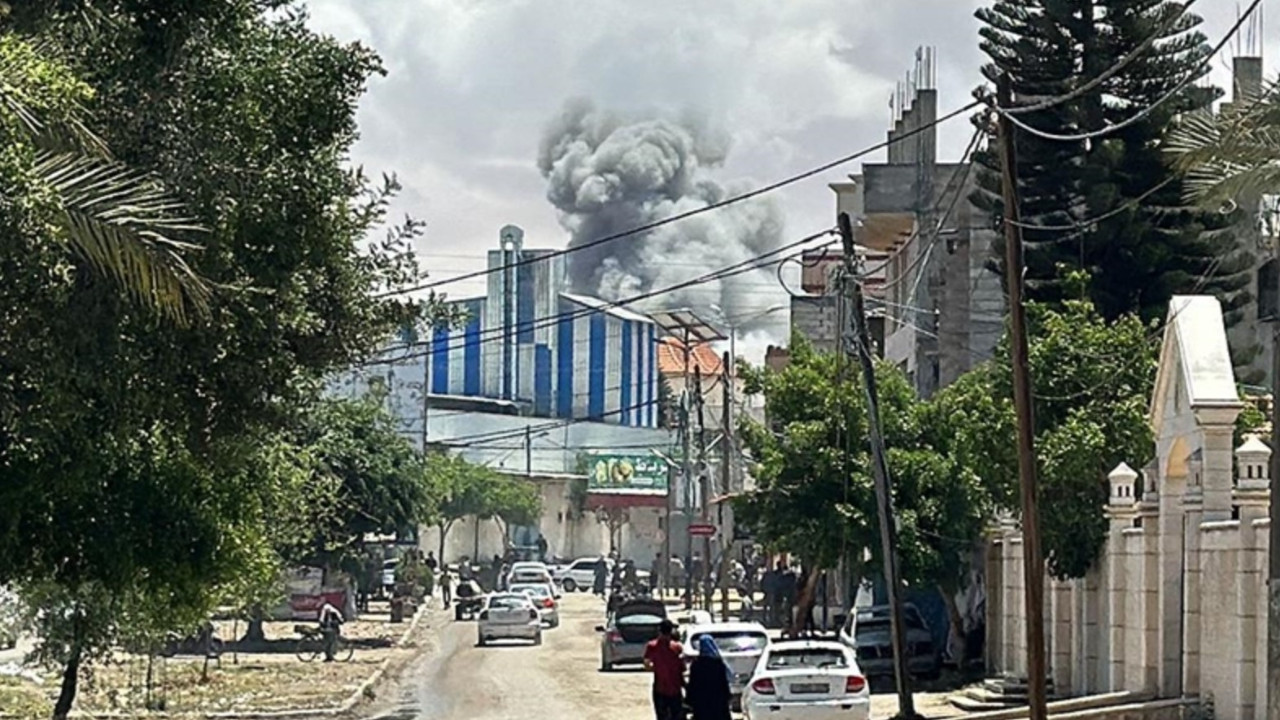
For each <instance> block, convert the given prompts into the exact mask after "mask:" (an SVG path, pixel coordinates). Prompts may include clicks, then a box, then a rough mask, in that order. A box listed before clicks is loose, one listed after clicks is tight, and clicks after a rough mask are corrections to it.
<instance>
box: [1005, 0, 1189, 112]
mask: <svg viewBox="0 0 1280 720" xmlns="http://www.w3.org/2000/svg"><path fill="white" fill-rule="evenodd" d="M1196 2H1197V0H1187V2H1186V3H1185V4H1184V5H1182V7H1180V8H1178V9H1177V10H1176V11H1174V14H1173V16H1172V17H1170V18H1169V20H1168V21H1167V22H1165V23H1164V24H1163V25H1161V26H1160V27H1159V28H1156V30H1155V31H1153V32H1152V33H1151V34H1150V35H1149V36H1147V39H1146V40H1144V41H1142V44H1141V45H1139V46H1138V47H1136V48H1134V49H1133V50H1131V51H1130V52H1129V54H1128V55H1125V56H1124V57H1122V58H1120V60H1118V61H1117V62H1116V63H1115V64H1114V65H1112V66H1111V67H1109V68H1107V69H1106V70H1104V71H1103V72H1102V73H1100V74H1099V75H1098V76H1097V77H1095V78H1094V79H1092V80H1090V81H1089V82H1087V83H1085V84H1084V85H1081V86H1080V87H1078V88H1076V89H1074V90H1072V91H1071V92H1068V93H1066V94H1064V95H1058V96H1056V97H1051V98H1048V99H1046V100H1043V101H1037V102H1036V103H1035V104H1034V105H1019V106H1018V107H1012V108H1005V112H1006V113H1007V114H1009V115H1025V114H1027V113H1033V112H1039V111H1041V110H1049V109H1052V108H1054V107H1057V106H1059V105H1062V104H1063V103H1068V102H1071V101H1072V100H1075V99H1077V98H1080V97H1083V96H1084V95H1085V94H1086V93H1088V92H1091V91H1093V90H1094V89H1096V88H1098V87H1099V86H1101V85H1102V83H1104V82H1106V81H1108V80H1110V79H1111V78H1113V77H1115V76H1116V74H1117V73H1119V72H1120V71H1121V70H1123V69H1125V68H1126V67H1128V66H1129V65H1131V64H1132V63H1133V61H1135V60H1137V59H1138V58H1139V57H1141V56H1142V55H1143V54H1144V53H1146V52H1147V51H1148V50H1150V49H1151V48H1152V47H1153V46H1154V45H1155V44H1156V42H1157V41H1158V40H1160V38H1162V37H1164V36H1165V35H1167V34H1168V33H1169V32H1170V31H1171V30H1173V28H1174V27H1175V26H1176V25H1177V24H1178V22H1179V21H1181V20H1182V19H1183V18H1184V17H1186V15H1187V12H1188V11H1189V10H1191V6H1192V5H1195V4H1196Z"/></svg>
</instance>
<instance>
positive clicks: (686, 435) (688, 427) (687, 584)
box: [667, 332, 693, 610]
mask: <svg viewBox="0 0 1280 720" xmlns="http://www.w3.org/2000/svg"><path fill="white" fill-rule="evenodd" d="M688 338H689V334H688V333H687V332H686V333H685V346H684V369H685V373H684V398H683V402H681V403H680V405H681V408H680V415H681V419H680V431H681V432H680V452H681V458H680V476H681V477H682V478H683V487H682V488H680V505H681V508H682V509H683V510H684V517H685V523H686V525H687V524H688V520H689V516H690V515H691V514H692V512H693V510H692V508H691V507H690V505H692V503H691V502H690V500H689V497H690V495H689V492H690V488H692V487H693V472H692V471H691V469H690V465H689V452H690V449H691V448H690V445H691V443H692V439H693V423H692V422H691V420H692V418H693V415H692V413H690V412H689V410H690V403H691V401H692V394H691V393H690V392H689V341H688ZM667 531H668V534H670V531H671V528H670V527H668V528H667ZM692 546H693V542H692V540H691V539H690V538H689V533H688V531H687V530H686V531H685V552H684V609H685V610H688V609H690V608H692V607H693V605H692V604H691V603H692V602H693V583H692V582H691V573H690V572H689V570H690V568H689V565H690V564H691V562H692V557H691V555H690V549H691V547H692ZM668 559H669V558H668Z"/></svg>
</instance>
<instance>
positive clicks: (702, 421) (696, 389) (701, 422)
mask: <svg viewBox="0 0 1280 720" xmlns="http://www.w3.org/2000/svg"><path fill="white" fill-rule="evenodd" d="M693 393H694V395H693V396H694V397H695V398H697V403H698V489H699V490H700V491H701V492H700V495H699V500H701V505H702V511H701V512H700V513H698V514H699V516H700V517H701V518H702V523H703V524H706V522H707V520H708V519H709V516H708V515H707V508H708V506H709V505H710V504H711V483H710V482H709V481H708V478H707V424H706V416H705V415H704V414H703V406H704V403H703V402H702V366H701V365H694V367H693ZM689 544H690V546H692V545H693V539H692V538H690V541H689ZM690 574H692V573H690ZM710 574H711V538H709V537H705V536H704V537H703V538H702V573H701V575H702V576H701V577H699V578H698V585H699V587H700V589H701V594H702V602H703V609H704V610H710V609H711V590H710V588H709V587H707V586H708V584H709V583H708V579H709V578H710Z"/></svg>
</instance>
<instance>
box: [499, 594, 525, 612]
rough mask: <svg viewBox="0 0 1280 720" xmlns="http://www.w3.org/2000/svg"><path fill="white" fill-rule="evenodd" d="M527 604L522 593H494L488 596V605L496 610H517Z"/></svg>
mask: <svg viewBox="0 0 1280 720" xmlns="http://www.w3.org/2000/svg"><path fill="white" fill-rule="evenodd" d="M528 604H529V598H527V597H525V596H524V595H494V596H493V597H491V598H489V607H491V608H495V609H498V610H517V609H519V608H522V607H525V606H527V605H528Z"/></svg>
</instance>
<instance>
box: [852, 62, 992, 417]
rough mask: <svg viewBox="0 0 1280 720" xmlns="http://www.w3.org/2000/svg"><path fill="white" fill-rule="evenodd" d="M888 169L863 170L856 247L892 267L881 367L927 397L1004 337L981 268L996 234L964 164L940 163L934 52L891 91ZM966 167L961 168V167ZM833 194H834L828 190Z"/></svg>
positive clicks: (887, 271) (885, 293)
mask: <svg viewBox="0 0 1280 720" xmlns="http://www.w3.org/2000/svg"><path fill="white" fill-rule="evenodd" d="M893 107H894V121H893V128H892V129H891V130H890V131H889V138H890V140H893V139H895V138H901V140H900V141H899V142H895V143H894V144H892V145H891V146H890V147H889V153H888V158H887V161H886V162H884V163H878V164H866V165H863V167H862V182H861V183H855V184H854V185H855V187H847V188H843V189H839V188H837V190H836V192H837V195H840V194H841V193H842V192H845V193H858V194H860V195H861V198H860V202H861V209H862V217H861V219H860V220H861V221H860V222H859V223H858V226H857V228H856V240H857V243H858V244H859V245H861V246H862V247H865V248H867V249H868V251H869V252H872V253H876V254H879V255H882V256H886V257H888V258H889V260H888V262H887V265H886V266H885V268H884V280H883V282H882V283H880V290H881V293H880V294H881V297H880V298H879V299H878V300H872V301H869V305H870V307H872V308H875V307H876V306H877V305H879V307H880V308H882V312H883V316H884V347H883V354H884V357H885V358H887V359H889V360H890V361H892V362H894V363H897V364H898V365H899V366H900V367H901V368H902V369H903V370H904V371H905V372H906V373H907V375H908V376H909V377H910V378H911V380H912V383H913V385H914V386H915V388H916V391H917V392H918V393H920V395H921V396H923V397H928V396H930V395H932V394H933V393H934V392H936V391H937V390H938V389H940V388H942V387H945V386H946V385H948V384H950V383H952V382H954V381H955V380H956V379H957V378H958V377H960V375H962V374H963V373H964V372H965V371H967V370H969V369H970V368H972V367H973V366H974V365H975V364H977V363H980V362H982V361H984V360H986V359H988V358H990V357H991V355H992V353H993V351H994V349H995V346H996V343H997V341H998V340H999V338H1000V333H1001V330H1002V327H1003V314H1004V304H1005V302H1004V294H1003V292H1002V290H1001V286H1000V281H999V278H998V277H997V276H996V275H995V273H993V272H992V271H991V270H990V269H989V268H988V267H987V261H988V259H989V257H990V255H991V245H992V241H993V240H994V239H995V229H994V228H992V227H991V223H990V222H989V221H988V220H987V219H986V218H985V217H984V216H983V214H982V213H981V212H980V211H978V210H977V209H976V208H973V207H972V206H971V204H970V202H969V197H970V195H971V194H972V192H973V190H974V187H975V173H973V172H972V168H971V167H970V166H969V164H968V163H967V162H962V163H939V162H938V159H937V155H938V138H937V129H936V128H935V127H930V125H931V123H933V122H935V121H936V120H937V116H938V91H937V89H936V87H935V64H934V55H933V51H932V49H929V48H922V49H921V50H918V51H917V53H916V66H915V68H914V70H913V71H912V72H911V73H909V74H908V76H907V79H906V80H905V81H904V82H903V83H901V84H900V85H899V87H898V91H897V93H896V94H895V96H894V100H893ZM962 160H966V161H967V158H962ZM833 187H834V186H833Z"/></svg>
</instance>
